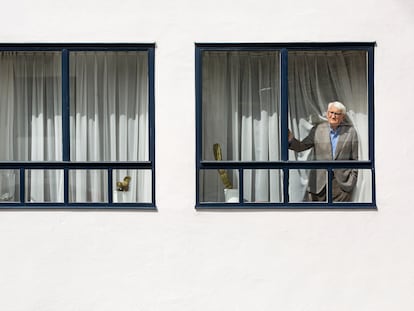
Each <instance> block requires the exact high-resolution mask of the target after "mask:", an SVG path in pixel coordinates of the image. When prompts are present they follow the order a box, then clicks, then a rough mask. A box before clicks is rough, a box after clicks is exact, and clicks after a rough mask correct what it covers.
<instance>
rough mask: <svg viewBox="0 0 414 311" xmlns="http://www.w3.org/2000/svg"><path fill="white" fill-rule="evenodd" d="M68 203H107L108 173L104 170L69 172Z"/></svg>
mask: <svg viewBox="0 0 414 311" xmlns="http://www.w3.org/2000/svg"><path fill="white" fill-rule="evenodd" d="M69 202H71V203H74V202H77V203H84V202H91V203H103V202H108V172H107V171H106V170H71V171H69Z"/></svg>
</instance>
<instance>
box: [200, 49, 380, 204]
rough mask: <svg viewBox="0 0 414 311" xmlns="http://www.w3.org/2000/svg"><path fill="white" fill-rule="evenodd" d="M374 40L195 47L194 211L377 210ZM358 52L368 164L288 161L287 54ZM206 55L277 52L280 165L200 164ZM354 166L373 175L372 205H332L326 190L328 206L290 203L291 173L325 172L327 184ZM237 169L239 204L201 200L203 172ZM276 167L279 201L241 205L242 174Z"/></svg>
mask: <svg viewBox="0 0 414 311" xmlns="http://www.w3.org/2000/svg"><path fill="white" fill-rule="evenodd" d="M375 46H376V43H375V42H335V43H195V98H196V101H195V102H196V107H195V118H196V155H195V156H196V159H195V161H196V189H195V190H196V204H195V208H196V209H319V208H323V209H376V193H375V188H376V187H375V161H374V153H375V152H374V48H375ZM306 50H309V51H324V50H326V51H328V50H329V51H334V50H341V51H343V50H362V51H366V52H367V90H368V94H367V98H368V107H367V108H368V110H367V113H368V135H369V137H368V160H361V161H357V162H354V161H317V162H316V161H289V157H288V152H289V151H288V145H289V143H288V108H289V99H288V52H289V51H306ZM205 51H278V52H279V53H280V94H279V96H280V133H281V159H280V161H265V162H260V161H256V162H245V161H204V160H202V145H203V144H202V138H203V137H202V135H203V133H202V129H203V124H202V54H203V52H205ZM336 168H356V169H367V170H370V171H371V180H372V185H371V195H372V200H371V202H333V201H332V187H328V192H327V201H326V202H289V170H290V169H326V170H327V175H328V180H327V183H328V184H332V177H333V170H334V169H336ZM207 169H212V170H218V169H224V170H230V169H233V170H237V171H238V176H239V185H240V186H239V200H238V202H237V203H236V202H234V203H233V202H231V203H229V202H226V203H225V202H200V171H201V170H207ZM248 169H280V170H282V171H283V201H282V202H263V203H260V202H244V200H243V190H244V189H243V188H244V187H243V170H248Z"/></svg>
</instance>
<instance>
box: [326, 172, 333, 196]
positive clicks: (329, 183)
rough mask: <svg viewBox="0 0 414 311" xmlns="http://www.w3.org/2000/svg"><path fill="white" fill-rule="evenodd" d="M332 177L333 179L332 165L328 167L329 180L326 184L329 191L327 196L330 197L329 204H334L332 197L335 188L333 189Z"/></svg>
mask: <svg viewBox="0 0 414 311" xmlns="http://www.w3.org/2000/svg"><path fill="white" fill-rule="evenodd" d="M332 179H333V171H332V167H329V168H328V182H327V184H326V186H327V188H328V189H327V191H326V198H327V199H328V204H332V202H333V198H332V193H333V191H332V190H333V189H332Z"/></svg>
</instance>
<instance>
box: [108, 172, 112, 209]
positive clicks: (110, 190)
mask: <svg viewBox="0 0 414 311" xmlns="http://www.w3.org/2000/svg"><path fill="white" fill-rule="evenodd" d="M112 180H113V179H112V168H108V203H109V204H111V203H113V195H112V191H113V189H112Z"/></svg>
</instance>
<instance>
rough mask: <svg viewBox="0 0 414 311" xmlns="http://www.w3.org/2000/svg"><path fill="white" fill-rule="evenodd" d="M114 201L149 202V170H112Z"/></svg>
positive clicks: (150, 199)
mask: <svg viewBox="0 0 414 311" xmlns="http://www.w3.org/2000/svg"><path fill="white" fill-rule="evenodd" d="M112 174H113V175H112V176H113V181H112V188H113V189H114V190H113V195H112V200H113V202H114V203H122V202H128V203H151V201H152V198H151V193H152V175H151V174H152V172H151V170H113V172H112Z"/></svg>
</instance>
